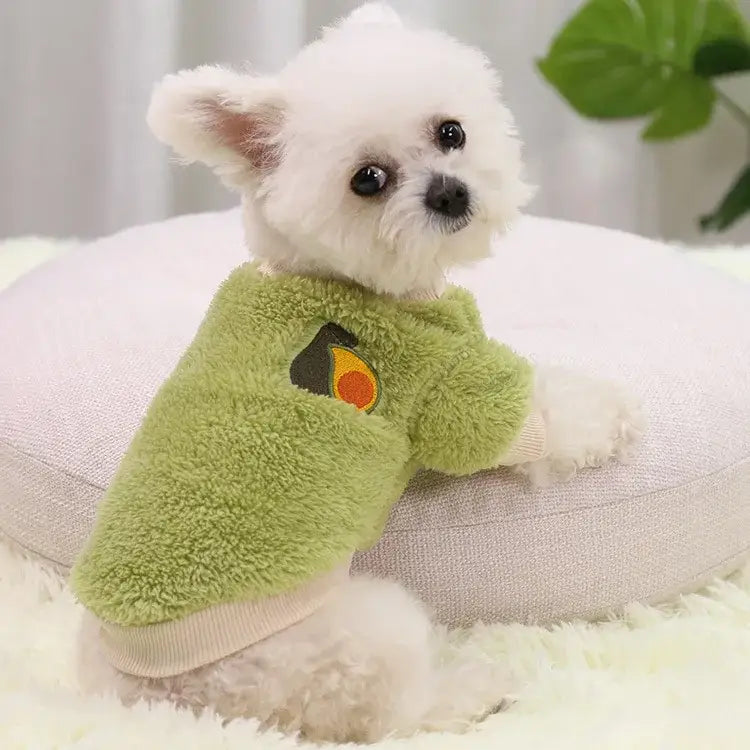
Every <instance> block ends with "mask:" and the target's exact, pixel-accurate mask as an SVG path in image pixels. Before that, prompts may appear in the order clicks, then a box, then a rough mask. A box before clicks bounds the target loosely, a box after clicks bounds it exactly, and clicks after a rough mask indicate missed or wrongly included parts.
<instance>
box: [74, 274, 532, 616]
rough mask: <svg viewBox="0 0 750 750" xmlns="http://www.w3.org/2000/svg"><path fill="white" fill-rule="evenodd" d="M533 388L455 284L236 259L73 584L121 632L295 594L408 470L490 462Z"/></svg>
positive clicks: (508, 438) (341, 554)
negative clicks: (427, 286) (399, 291)
mask: <svg viewBox="0 0 750 750" xmlns="http://www.w3.org/2000/svg"><path fill="white" fill-rule="evenodd" d="M531 381H532V378H531V368H530V366H529V364H528V363H527V362H526V361H525V360H523V359H520V358H519V357H517V356H516V355H514V354H513V353H512V352H511V351H510V350H509V349H507V348H506V347H504V346H502V345H500V344H498V343H496V342H494V341H491V340H489V339H488V338H487V337H486V335H485V334H484V332H483V329H482V325H481V321H480V316H479V312H478V310H477V307H476V304H475V302H474V299H473V297H472V296H471V295H470V294H469V293H468V292H466V291H464V290H462V289H459V288H455V287H450V288H449V289H448V290H447V291H446V292H445V294H444V295H443V296H442V297H441V298H440V299H438V300H433V301H396V300H393V299H391V298H388V297H384V296H379V295H375V294H373V293H371V292H368V291H366V290H364V289H362V288H360V287H357V286H353V285H348V284H345V283H341V282H335V281H330V280H322V279H314V278H306V277H300V276H293V275H278V276H272V277H265V276H261V275H260V273H259V272H258V270H257V268H256V267H255V266H254V265H252V264H247V265H245V266H242V267H240V268H239V269H237V270H236V271H234V272H233V273H232V275H231V276H230V277H229V279H228V280H227V281H225V282H224V284H223V285H222V287H221V288H220V290H219V291H218V293H217V294H216V296H215V298H214V300H213V302H212V304H211V307H210V309H209V311H208V314H207V316H206V318H205V320H204V322H203V324H202V325H201V327H200V330H199V331H198V333H197V335H196V337H195V339H194V341H193V342H192V344H191V345H190V347H189V349H188V350H187V352H186V353H185V354H184V356H183V357H182V359H181V360H180V362H179V363H178V365H177V367H176V368H175V370H174V372H173V373H172V375H171V376H170V377H169V378H168V380H167V381H166V382H165V383H164V385H163V386H162V387H161V389H160V390H159V392H158V393H157V395H156V397H155V398H154V400H153V402H152V404H151V406H150V408H149V410H148V413H147V414H146V417H145V419H144V421H143V424H142V426H141V428H140V429H139V431H138V433H137V434H136V436H135V438H134V439H133V442H132V444H131V446H130V448H129V450H128V451H127V453H126V455H125V457H124V459H123V461H122V463H121V465H120V467H119V469H118V471H117V473H116V475H115V477H114V479H113V481H112V484H111V486H110V488H109V490H108V492H107V495H106V497H105V498H104V500H103V501H102V503H101V505H100V508H99V513H98V518H97V522H96V526H95V528H94V531H93V534H92V536H91V538H90V540H89V542H88V545H87V547H86V549H85V550H84V552H83V553H82V555H81V556H80V558H79V560H78V562H77V564H76V566H75V568H74V570H73V575H72V584H73V587H74V590H75V592H76V593H77V595H78V597H79V598H80V600H81V601H82V602H83V604H84V605H85V606H86V607H88V608H89V609H90V610H92V611H93V612H94V613H95V614H96V615H97V616H99V617H100V618H101V619H103V620H105V621H108V622H111V623H115V624H118V625H125V626H139V625H149V624H153V623H158V622H165V621H169V620H174V619H177V618H180V617H183V616H186V615H188V614H191V613H193V612H197V611H199V610H201V609H204V608H206V607H209V606H211V605H214V604H219V603H224V602H230V601H237V600H241V599H253V598H259V597H265V596H269V595H273V594H277V593H281V592H283V591H287V590H290V589H292V588H294V587H296V586H298V585H300V584H301V583H303V582H305V581H307V580H309V579H311V578H313V577H314V576H317V575H320V574H323V573H325V572H327V571H329V570H332V569H333V568H335V567H336V566H337V565H340V564H341V563H342V562H343V561H345V560H347V559H348V557H349V556H350V555H351V553H352V552H353V551H354V550H356V549H363V548H366V547H368V546H370V545H372V544H374V543H375V542H376V541H377V539H378V538H379V536H380V534H381V532H382V529H383V526H384V523H385V520H386V518H387V515H388V512H389V510H390V508H391V506H392V505H393V503H394V502H395V501H396V500H397V499H398V498H399V496H400V495H401V493H402V492H403V490H404V488H405V487H406V484H407V483H408V481H409V479H410V478H411V477H412V475H413V474H414V472H415V471H416V470H417V469H418V468H419V467H427V468H430V469H435V470H438V471H442V472H446V473H449V474H469V473H473V472H475V471H478V470H481V469H486V468H489V467H492V466H495V465H496V464H497V462H498V459H499V457H500V455H501V454H502V453H503V451H504V450H506V449H507V448H508V447H509V445H510V444H511V443H512V441H513V440H514V437H515V436H516V435H517V433H518V432H519V430H520V428H521V425H522V423H523V421H524V419H525V417H526V415H527V413H528V411H529V406H530V404H529V402H530V396H531V387H532V386H531Z"/></svg>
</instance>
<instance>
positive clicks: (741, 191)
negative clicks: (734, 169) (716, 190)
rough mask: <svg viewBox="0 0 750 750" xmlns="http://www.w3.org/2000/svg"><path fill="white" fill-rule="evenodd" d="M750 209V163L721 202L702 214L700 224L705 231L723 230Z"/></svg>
mask: <svg viewBox="0 0 750 750" xmlns="http://www.w3.org/2000/svg"><path fill="white" fill-rule="evenodd" d="M748 211H750V164H748V165H747V166H746V167H745V168H744V169H743V170H742V172H740V175H739V177H738V178H737V179H736V180H735V181H734V183H733V185H732V187H731V188H729V191H728V192H727V194H726V195H725V196H724V197H723V198H722V199H721V203H719V205H718V206H717V207H716V208H715V209H714V211H712V212H711V213H710V214H706V215H705V216H702V217H701V219H700V226H701V229H702V230H703V231H704V232H708V231H712V230H713V231H717V232H722V231H724V230H725V229H726V228H727V227H729V226H731V225H732V224H734V222H735V221H737V220H738V219H739V218H741V217H742V216H744V215H745V214H746V213H748Z"/></svg>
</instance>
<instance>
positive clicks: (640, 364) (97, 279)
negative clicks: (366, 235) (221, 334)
mask: <svg viewBox="0 0 750 750" xmlns="http://www.w3.org/2000/svg"><path fill="white" fill-rule="evenodd" d="M245 257H246V252H245V249H244V247H243V242H242V236H241V229H240V219H239V215H238V213H237V212H236V211H230V212H225V213H218V214H202V215H196V216H186V217H182V218H178V219H173V220H170V221H166V222H161V223H158V224H153V225H148V226H142V227H135V228H133V229H130V230H127V231H125V232H121V233H119V234H117V235H114V236H112V237H109V238H105V239H102V240H99V241H96V242H93V243H90V244H87V245H84V246H81V247H80V248H77V249H76V250H73V251H71V252H70V253H69V254H67V255H66V256H64V257H62V258H58V259H57V260H55V261H52V262H51V263H49V264H47V265H45V266H42V267H41V268H39V269H37V270H36V271H34V272H32V273H30V274H29V275H27V276H25V277H24V278H22V279H21V280H20V281H19V282H17V283H16V284H14V285H13V286H11V287H10V288H9V289H7V290H6V291H4V292H3V293H2V294H0V351H1V352H2V353H3V356H2V359H0V532H2V533H3V534H5V535H6V536H8V537H10V538H11V539H13V540H15V541H16V542H18V543H20V544H21V545H23V546H25V547H26V548H27V549H30V550H32V551H34V552H35V553H37V554H39V555H41V556H43V557H45V558H47V559H49V560H52V561H54V562H57V563H59V564H61V565H64V566H68V565H70V564H71V563H72V561H73V559H74V557H75V555H76V553H77V551H78V550H79V549H80V547H81V545H82V544H83V542H84V540H85V538H86V536H87V534H88V532H89V530H90V528H91V526H92V523H93V520H94V516H95V513H96V505H97V502H98V501H99V499H100V498H101V496H102V494H103V492H104V489H105V488H106V486H107V484H108V482H109V481H110V478H111V477H112V474H113V472H114V471H115V469H116V467H117V465H118V462H119V460H120V458H121V456H122V454H123V452H124V451H125V450H126V448H127V446H128V443H129V441H130V439H131V437H132V435H133V433H134V431H135V430H136V428H137V427H138V424H139V422H140V420H141V418H142V416H143V414H144V412H145V410H146V408H147V407H148V404H149V401H150V399H151V398H152V396H153V395H154V393H155V391H156V389H157V388H158V386H159V384H160V383H161V382H162V381H163V379H164V378H165V377H166V376H167V375H168V374H169V373H170V371H171V369H172V367H173V366H174V364H175V362H176V360H177V358H178V357H179V356H180V354H181V352H182V351H183V350H184V348H185V347H186V346H187V344H188V342H189V341H190V339H191V337H192V335H193V333H194V331H195V330H196V327H197V326H198V324H199V322H200V320H201V318H202V316H203V314H204V312H205V309H206V307H207V305H208V303H209V301H210V299H211V296H212V294H213V293H214V291H215V289H216V287H217V286H218V284H219V283H220V282H221V280H222V279H223V278H224V277H225V276H226V275H227V273H228V272H229V270H230V269H231V268H232V267H234V266H235V265H237V264H239V263H241V262H242V261H243V260H245ZM455 280H456V281H457V282H458V283H461V284H463V285H465V286H467V287H469V288H470V289H472V291H474V292H475V294H476V295H477V298H478V301H479V305H480V308H481V310H482V312H483V315H484V319H485V324H486V328H487V330H488V333H489V334H491V335H492V336H494V337H496V338H498V339H500V340H502V341H504V342H507V343H508V344H510V345H511V346H513V347H514V348H515V349H516V350H518V351H519V352H520V353H522V354H525V355H528V356H530V357H532V358H533V359H535V360H536V361H540V362H546V363H550V364H563V365H567V366H571V367H576V368H579V369H581V370H583V371H585V372H586V373H589V374H593V375H598V376H602V377H608V378H614V379H617V380H620V381H622V382H623V383H624V384H625V385H626V386H627V387H628V388H630V390H631V391H632V392H634V394H635V395H636V396H638V397H640V398H641V399H642V400H643V402H644V405H645V411H646V414H647V418H648V421H649V426H648V431H647V434H646V436H645V439H644V441H643V444H642V446H641V448H640V451H639V453H638V456H637V458H636V460H635V461H634V462H633V463H632V464H631V465H628V466H622V465H616V464H613V465H610V466H607V467H605V468H602V469H597V470H591V471H586V472H582V473H580V474H579V475H578V476H577V477H575V478H574V479H573V480H572V481H570V482H568V483H565V484H561V485H557V486H553V487H550V488H546V489H542V490H535V489H532V488H531V487H529V486H528V485H527V484H526V483H525V481H524V480H523V479H521V478H520V477H517V476H514V475H512V474H511V473H510V472H508V471H504V470H503V471H494V472H486V473H483V474H479V475H475V476H472V477H466V478H447V477H444V476H440V475H437V474H433V473H422V474H419V475H418V476H417V477H416V478H415V480H414V481H413V482H412V484H411V486H410V487H409V489H408V491H407V493H406V495H405V496H404V497H403V499H402V500H401V501H400V502H399V503H398V505H397V506H396V507H395V509H394V510H393V513H392V516H391V520H390V523H389V525H388V528H387V530H386V533H385V535H384V536H383V538H382V540H381V541H380V542H379V544H378V545H377V546H376V547H374V548H373V549H371V550H369V551H367V552H364V553H362V554H360V555H358V556H357V557H356V559H355V563H354V568H355V570H357V571H368V572H372V573H374V574H376V575H379V576H389V577H393V578H397V579H399V580H401V581H403V582H404V583H405V584H406V585H407V586H408V587H409V588H410V589H412V590H414V591H415V592H416V593H417V594H418V595H419V596H421V597H422V598H423V599H424V600H425V601H426V602H427V603H428V604H429V605H430V606H431V607H432V608H433V609H434V610H435V612H436V614H437V616H438V617H439V618H440V619H441V620H442V621H444V622H446V623H448V624H460V623H468V622H472V621H475V620H478V619H482V620H485V621H495V620H520V621H537V622H546V621H550V620H556V619H560V618H568V617H572V616H583V617H589V616H593V615H596V614H598V613H600V612H603V611H605V610H608V609H610V608H617V607H618V606H620V605H622V604H625V603H627V602H629V601H631V600H648V601H656V600H659V599H662V598H666V597H669V596H671V595H673V594H674V593H675V592H676V591H680V590H687V589H690V588H693V587H697V586H699V585H702V584H703V583H704V582H706V581H707V580H708V579H710V578H711V577H712V576H714V575H715V574H717V573H720V572H724V571H727V570H730V569H732V568H733V567H736V566H737V565H738V564H739V563H740V562H741V561H742V559H743V558H744V556H745V553H746V550H747V548H748V545H750V429H748V425H750V377H749V376H748V372H750V337H748V335H747V332H748V330H750V287H748V286H747V285H745V284H743V282H740V281H737V280H734V279H731V278H728V277H724V276H723V275H721V274H720V273H719V272H718V271H713V270H711V269H706V268H703V267H700V266H698V265H694V264H693V263H692V262H691V261H689V260H687V259H685V258H684V257H682V256H681V255H679V254H678V253H677V252H676V251H673V250H671V249H669V248H667V247H666V246H664V245H662V244H659V243H656V242H652V241H648V240H645V239H641V238H638V237H635V236H632V235H628V234H624V233H619V232H613V231H608V230H604V229H597V228H593V227H586V226H580V225H575V224H569V223H564V222H558V221H551V220H543V219H536V218H525V219H524V220H523V221H522V222H521V223H520V224H519V226H518V227H517V228H516V229H515V230H514V232H513V233H511V235H510V236H509V237H507V238H505V239H503V240H501V241H499V242H498V245H497V248H496V254H495V257H494V258H493V259H491V260H488V261H486V262H484V263H482V264H481V265H479V266H477V267H476V268H475V269H472V270H467V271H463V272H461V273H459V274H456V276H455Z"/></svg>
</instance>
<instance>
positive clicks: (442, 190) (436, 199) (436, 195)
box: [424, 174, 469, 219]
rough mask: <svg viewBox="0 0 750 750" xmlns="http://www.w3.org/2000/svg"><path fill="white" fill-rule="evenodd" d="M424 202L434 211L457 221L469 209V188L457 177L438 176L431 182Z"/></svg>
mask: <svg viewBox="0 0 750 750" xmlns="http://www.w3.org/2000/svg"><path fill="white" fill-rule="evenodd" d="M424 202H425V203H426V204H427V206H428V207H429V208H431V209H432V210H433V211H437V212H438V213H439V214H443V216H450V217H452V218H454V219H455V218H458V217H459V216H463V215H464V214H465V213H466V211H467V210H468V208H469V188H468V187H466V183H464V182H461V180H457V179H456V178H455V177H448V176H447V175H444V174H436V175H434V176H433V178H432V180H430V185H429V187H428V188H427V192H426V193H425V196H424Z"/></svg>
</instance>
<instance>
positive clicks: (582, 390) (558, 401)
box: [516, 368, 645, 486]
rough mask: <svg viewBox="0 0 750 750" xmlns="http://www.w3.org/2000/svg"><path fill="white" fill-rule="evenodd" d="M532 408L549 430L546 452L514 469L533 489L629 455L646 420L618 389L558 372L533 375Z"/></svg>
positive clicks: (588, 378) (612, 385)
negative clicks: (538, 412) (537, 411)
mask: <svg viewBox="0 0 750 750" xmlns="http://www.w3.org/2000/svg"><path fill="white" fill-rule="evenodd" d="M535 406H536V408H538V409H539V410H540V411H541V412H542V414H543V416H544V421H545V425H546V429H547V453H546V455H545V456H544V457H543V458H541V459H539V460H537V461H532V462H529V463H525V464H520V465H519V466H517V467H516V471H518V472H519V473H521V474H523V475H525V476H527V477H528V478H529V479H530V480H531V482H532V483H533V484H535V485H538V486H539V485H541V486H544V485H548V484H551V483H552V482H559V481H566V480H568V479H570V478H571V477H573V476H574V475H575V474H576V473H577V472H578V471H579V470H580V469H585V468H593V467H598V466H603V465H604V464H605V463H607V462H608V461H610V460H612V459H616V460H619V461H622V462H627V461H628V460H629V459H630V458H631V457H632V455H633V452H634V448H635V446H636V444H637V443H638V441H639V439H640V436H641V434H642V433H643V429H644V426H645V420H644V417H643V413H642V410H641V407H640V404H639V403H638V402H637V401H636V400H635V399H634V398H632V397H631V396H630V395H629V394H628V393H627V392H626V391H625V390H624V389H623V388H622V387H621V386H619V385H616V384H614V383H610V382H608V381H604V380H597V379H595V378H590V377H587V376H584V375H581V374H578V373H575V372H571V371H569V370H565V369H562V368H550V369H542V370H540V371H539V373H538V374H537V384H536V392H535Z"/></svg>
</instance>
